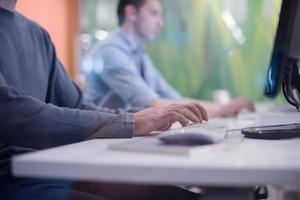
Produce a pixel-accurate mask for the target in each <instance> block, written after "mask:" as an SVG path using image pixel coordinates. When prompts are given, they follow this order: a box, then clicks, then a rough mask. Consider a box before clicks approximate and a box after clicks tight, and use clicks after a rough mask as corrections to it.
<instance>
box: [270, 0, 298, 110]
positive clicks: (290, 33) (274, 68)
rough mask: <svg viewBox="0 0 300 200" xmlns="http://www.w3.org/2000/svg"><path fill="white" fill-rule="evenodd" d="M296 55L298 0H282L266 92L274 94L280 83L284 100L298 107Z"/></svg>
mask: <svg viewBox="0 0 300 200" xmlns="http://www.w3.org/2000/svg"><path fill="white" fill-rule="evenodd" d="M299 59H300V0H282V6H281V12H280V18H279V25H278V28H277V33H276V38H275V42H274V47H273V53H272V56H271V61H270V66H269V70H268V76H267V82H266V86H265V96H267V97H271V98H275V97H276V96H277V95H278V93H279V91H280V88H281V87H282V90H283V93H284V95H285V97H286V99H287V101H288V102H289V103H290V104H292V105H293V106H295V107H296V108H297V109H298V110H299V108H300V92H299V91H300V76H299V73H298V64H299Z"/></svg>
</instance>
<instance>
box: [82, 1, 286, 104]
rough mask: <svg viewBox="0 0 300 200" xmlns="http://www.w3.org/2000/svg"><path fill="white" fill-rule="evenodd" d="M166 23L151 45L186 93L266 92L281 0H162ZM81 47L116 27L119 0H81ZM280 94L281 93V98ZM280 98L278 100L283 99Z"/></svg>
mask: <svg viewBox="0 0 300 200" xmlns="http://www.w3.org/2000/svg"><path fill="white" fill-rule="evenodd" d="M161 2H162V4H163V8H164V20H165V26H164V28H163V29H162V30H161V33H160V34H159V35H158V37H157V39H156V40H155V41H153V43H149V44H148V46H147V48H148V50H149V52H150V54H151V56H152V58H153V61H154V63H155V64H156V66H157V68H158V69H159V70H160V71H161V72H162V74H163V75H164V76H165V77H166V79H167V80H168V81H169V82H170V84H171V85H173V86H174V87H175V88H176V89H177V90H179V91H180V92H181V93H182V94H183V95H184V96H187V97H193V98H201V99H211V96H212V92H213V91H214V90H216V89H227V90H229V91H230V93H231V94H232V96H248V97H251V98H253V99H254V100H256V101H261V100H263V99H264V97H263V88H264V84H265V83H264V82H265V79H266V72H267V68H268V64H269V59H270V55H271V51H272V47H273V41H274V37H275V32H276V28H277V24H278V16H279V12H280V7H281V0H161ZM81 4H82V37H81V44H82V52H83V54H84V52H86V51H88V50H89V48H91V47H92V46H93V44H94V43H95V42H96V41H97V40H102V39H104V38H105V37H106V35H107V32H110V31H112V30H113V29H114V28H116V27H117V20H116V16H115V15H116V14H115V13H116V5H117V0H82V1H81ZM279 99H281V98H279ZM279 101H280V100H279Z"/></svg>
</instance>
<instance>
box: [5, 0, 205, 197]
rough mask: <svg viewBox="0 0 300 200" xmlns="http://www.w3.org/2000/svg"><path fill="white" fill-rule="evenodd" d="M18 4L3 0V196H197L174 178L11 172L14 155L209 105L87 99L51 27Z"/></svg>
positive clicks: (165, 121) (138, 129) (157, 126)
mask: <svg viewBox="0 0 300 200" xmlns="http://www.w3.org/2000/svg"><path fill="white" fill-rule="evenodd" d="M15 6H16V0H0V110H1V112H0V197H1V199H5V200H11V199H22V200H37V199H38V200H44V199H55V200H71V199H80V200H103V199H111V200H118V199H123V200H126V199H145V200H152V199H153V200H156V199H174V200H175V199H197V195H196V194H194V193H191V192H190V191H187V190H184V189H182V188H179V187H176V186H143V185H140V186H138V185H126V184H109V183H97V184H86V183H75V182H72V181H56V180H43V179H33V178H16V177H13V175H12V174H11V157H12V156H13V155H17V154H20V153H25V152H31V151H35V150H41V149H46V148H51V147H56V146H60V145H65V144H70V143H75V142H80V141H84V140H88V139H103V138H130V137H134V136H147V135H148V134H149V133H150V132H151V131H154V130H163V129H166V128H168V127H169V126H170V125H171V124H172V123H174V122H180V123H181V124H182V125H186V124H187V123H188V122H189V121H193V122H201V121H203V120H207V114H206V111H205V110H204V109H203V107H202V106H201V105H199V104H196V103H190V104H184V105H175V104H174V105H171V106H167V107H163V108H154V109H147V110H143V111H140V112H136V113H126V112H124V111H121V110H109V109H105V108H101V107H96V106H95V105H92V104H86V103H85V102H84V101H83V99H82V93H81V91H80V90H79V88H78V87H77V86H76V85H75V84H74V83H73V82H72V81H71V79H70V78H69V76H68V75H67V73H66V72H65V70H64V68H63V66H62V64H61V63H60V61H59V60H58V58H57V56H56V53H55V48H54V46H53V43H52V41H51V39H50V37H49V34H48V33H47V32H46V31H45V30H44V29H43V28H41V27H40V26H39V25H37V24H36V23H35V22H33V21H31V20H29V19H27V18H26V17H24V16H23V15H21V14H20V13H18V12H17V11H15ZM99 156H101V152H99Z"/></svg>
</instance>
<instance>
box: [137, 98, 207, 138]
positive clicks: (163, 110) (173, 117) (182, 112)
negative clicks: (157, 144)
mask: <svg viewBox="0 0 300 200" xmlns="http://www.w3.org/2000/svg"><path fill="white" fill-rule="evenodd" d="M133 116H134V120H135V136H146V135H148V134H149V133H150V132H152V131H157V130H167V129H168V128H170V126H171V125H172V124H173V123H175V122H179V123H180V124H181V125H182V126H186V125H188V124H189V122H190V121H191V122H193V123H201V122H203V121H207V120H208V116H207V112H206V110H205V109H204V108H203V107H202V106H201V105H200V104H198V103H187V104H172V105H169V106H165V107H157V108H149V109H146V110H143V111H141V112H137V113H135V114H134V115H133Z"/></svg>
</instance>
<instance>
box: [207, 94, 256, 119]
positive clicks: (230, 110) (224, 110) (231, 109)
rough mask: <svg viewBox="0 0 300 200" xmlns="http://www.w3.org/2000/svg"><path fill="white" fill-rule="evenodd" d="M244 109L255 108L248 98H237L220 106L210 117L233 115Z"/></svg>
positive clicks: (253, 109) (251, 110)
mask: <svg viewBox="0 0 300 200" xmlns="http://www.w3.org/2000/svg"><path fill="white" fill-rule="evenodd" d="M244 109H247V110H248V111H250V112H254V111H255V108H254V104H253V102H252V101H251V100H250V99H248V98H237V99H234V100H232V101H230V102H229V103H228V104H225V105H222V106H220V108H219V109H218V110H217V112H216V113H215V114H214V115H213V116H212V117H234V116H236V115H237V114H238V113H239V112H240V111H241V110H244Z"/></svg>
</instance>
